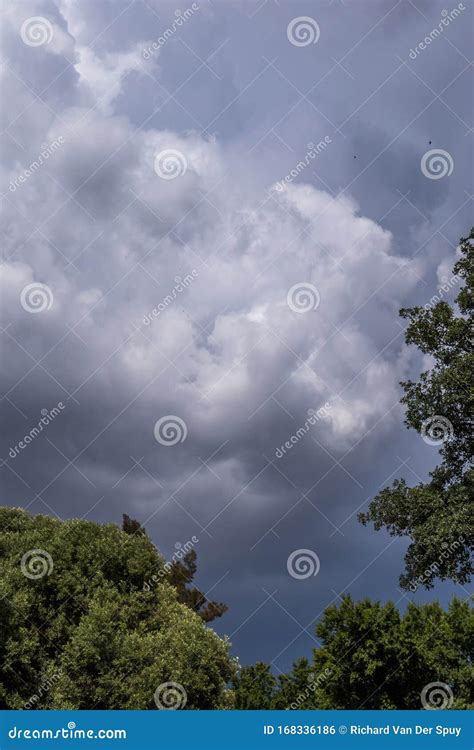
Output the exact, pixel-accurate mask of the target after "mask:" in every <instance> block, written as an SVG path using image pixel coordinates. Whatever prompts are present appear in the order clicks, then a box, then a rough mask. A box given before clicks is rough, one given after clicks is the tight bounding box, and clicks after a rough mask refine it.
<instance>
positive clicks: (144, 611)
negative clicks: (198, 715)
mask: <svg viewBox="0 0 474 750" xmlns="http://www.w3.org/2000/svg"><path fill="white" fill-rule="evenodd" d="M135 531H136V529H135ZM162 570H163V560H162V558H161V556H160V555H159V553H158V552H157V550H156V549H155V547H154V546H153V544H152V543H151V541H150V540H149V539H148V537H147V536H146V535H145V534H140V533H138V534H137V533H132V534H127V533H124V532H123V531H121V530H120V529H118V528H117V527H116V526H114V525H112V524H109V525H99V524H96V523H92V522H90V521H84V520H71V521H59V520H56V519H53V518H49V517H47V516H35V517H33V516H31V515H30V514H28V513H27V512H25V511H24V510H20V509H12V508H1V509H0V624H1V630H0V663H1V665H2V666H1V672H0V708H16V709H19V708H24V707H27V708H55V709H91V708H96V709H119V708H122V709H156V708H157V706H158V707H160V705H168V706H169V705H175V706H176V705H177V707H183V708H186V709H193V708H194V709H195V708H199V709H211V708H224V707H228V705H229V691H228V690H227V689H226V684H227V682H228V681H229V680H230V679H231V678H232V675H233V673H234V665H233V661H232V659H231V658H230V657H229V646H228V643H227V642H226V641H225V640H222V639H220V638H218V636H217V635H216V634H215V633H214V631H212V630H211V629H209V628H207V627H206V626H205V625H204V623H203V622H202V619H201V618H200V617H198V616H197V615H196V614H195V613H194V612H192V611H191V610H190V609H189V608H188V607H186V606H184V605H183V604H181V603H180V602H179V601H178V595H177V592H176V591H175V590H174V588H173V587H172V586H171V585H170V584H169V583H168V581H166V579H164V578H163V577H162V576H161V575H160V572H161V571H162ZM153 575H156V576H157V579H158V581H159V582H158V584H157V585H155V586H153V587H151V588H150V590H144V582H145V581H146V580H149V579H150V578H151V577H152V576H153ZM168 683H174V685H171V686H170V685H169V684H168ZM157 690H158V692H157V693H156V699H155V697H154V696H155V691H157Z"/></svg>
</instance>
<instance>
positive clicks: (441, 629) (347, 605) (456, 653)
mask: <svg viewBox="0 0 474 750" xmlns="http://www.w3.org/2000/svg"><path fill="white" fill-rule="evenodd" d="M472 632H474V612H473V610H472V608H471V607H470V606H469V604H468V603H467V602H463V601H461V600H459V599H456V598H455V599H453V600H452V602H451V603H450V605H449V608H448V610H447V611H445V610H443V609H442V608H441V607H440V605H439V604H438V603H437V602H434V603H431V604H424V605H416V604H413V603H410V604H409V605H408V607H407V610H406V613H405V614H404V615H401V614H400V613H399V611H398V610H397V608H396V607H395V605H394V604H393V603H392V602H388V603H387V604H385V605H381V604H379V603H378V602H371V601H370V600H368V599H364V600H363V601H360V602H353V601H352V599H351V597H350V596H345V597H344V598H343V601H342V602H341V604H340V606H339V607H336V606H333V607H329V608H328V609H327V610H326V611H325V613H324V616H323V618H322V620H321V622H320V623H318V625H317V627H316V633H317V635H318V637H319V638H321V640H322V642H323V645H322V647H321V648H320V649H316V650H315V652H314V666H315V669H316V671H318V672H320V673H321V672H326V674H328V673H329V676H328V678H327V679H326V680H324V681H323V682H322V683H321V685H320V688H319V689H318V691H317V692H316V694H315V700H316V701H317V703H318V705H319V707H320V708H333V709H357V708H364V709H421V708H423V704H422V701H421V694H422V691H423V689H424V688H425V687H426V686H428V685H430V684H432V683H442V685H443V686H444V687H442V688H441V690H442V692H443V695H446V696H447V704H446V705H448V703H449V704H451V699H450V696H452V706H453V707H455V708H468V707H470V706H472V704H473V701H474V674H473V669H472V659H473V656H474V643H473V639H472ZM432 707H433V706H432Z"/></svg>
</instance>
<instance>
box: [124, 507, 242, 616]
mask: <svg viewBox="0 0 474 750" xmlns="http://www.w3.org/2000/svg"><path fill="white" fill-rule="evenodd" d="M122 531H124V532H125V533H126V534H140V535H141V536H146V531H145V529H144V528H143V526H141V524H140V522H139V521H136V520H135V519H133V518H130V516H127V515H126V514H125V513H124V514H123V523H122ZM196 557H197V555H196V552H195V550H193V549H191V550H189V551H188V552H186V553H185V554H184V555H183V557H182V559H181V560H173V562H172V563H170V564H169V565H168V566H165V569H164V570H165V573H166V580H167V581H168V583H170V584H171V586H173V587H174V588H175V589H176V591H177V592H178V601H179V602H181V604H185V605H186V606H187V607H189V609H192V611H193V612H196V614H198V615H199V617H200V618H201V619H202V620H203V621H204V622H212V620H215V619H216V617H221V616H222V615H223V614H224V612H227V605H225V604H222V602H213V601H209V600H208V599H207V598H206V596H205V594H203V592H202V591H200V590H199V589H197V588H196V587H195V586H191V587H188V584H190V583H191V581H192V580H193V579H194V576H195V575H196V570H197V565H196Z"/></svg>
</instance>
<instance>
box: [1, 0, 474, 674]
mask: <svg viewBox="0 0 474 750" xmlns="http://www.w3.org/2000/svg"><path fill="white" fill-rule="evenodd" d="M1 13H2V16H3V18H2V39H1V46H2V49H1V63H2V66H1V95H2V99H3V103H4V106H3V107H2V110H1V113H0V118H1V131H2V134H1V176H2V188H1V190H2V206H3V211H2V216H3V222H2V237H3V241H2V254H3V258H2V265H1V266H0V285H1V292H0V294H1V308H2V323H1V394H2V399H1V402H0V409H1V418H2V424H3V430H2V443H1V448H0V457H1V459H2V460H1V462H0V476H1V478H2V484H3V487H2V497H3V503H4V504H5V505H10V506H21V507H24V508H27V509H28V510H29V511H30V512H32V513H46V514H48V515H52V516H55V517H59V518H62V519H68V518H86V519H89V520H93V521H98V522H101V523H116V524H120V523H121V518H122V514H123V513H127V514H128V515H130V516H132V517H134V518H137V519H138V520H139V521H140V522H141V523H142V524H143V525H144V526H145V528H146V529H147V532H148V533H149V535H150V537H151V538H152V539H153V541H154V542H155V543H156V544H157V546H158V547H159V549H160V550H161V552H162V553H163V555H164V556H165V558H166V559H171V558H172V555H173V554H175V553H176V552H177V551H178V550H179V548H180V545H181V546H183V545H185V544H186V543H188V542H190V541H191V543H192V544H193V546H194V548H195V550H196V553H197V557H198V576H197V584H198V585H199V586H200V588H201V589H202V590H204V591H205V592H206V593H208V596H209V598H211V599H216V600H219V601H224V602H225V603H226V604H227V605H228V606H229V611H228V612H227V613H226V614H225V615H224V617H223V618H222V619H220V620H218V621H215V622H214V623H213V627H215V629H216V630H217V631H218V632H219V633H220V634H221V635H224V634H226V635H228V636H229V637H230V640H231V642H232V652H233V653H234V654H235V655H237V656H238V657H239V658H240V660H241V662H242V663H243V664H247V663H251V662H254V661H256V660H263V661H267V662H269V663H271V664H272V668H273V669H274V671H275V672H276V673H279V672H280V671H282V670H286V669H288V668H289V667H290V666H291V663H292V661H293V660H294V659H295V658H297V657H298V656H302V655H306V656H310V655H311V650H312V649H313V648H315V647H317V646H318V641H317V639H316V637H315V635H314V626H315V624H316V622H317V621H318V620H319V619H320V618H321V615H322V613H323V611H324V609H325V608H326V607H327V606H329V605H330V604H337V603H338V602H339V601H340V597H341V596H342V595H343V594H344V593H350V594H351V595H352V596H353V597H354V598H355V599H360V598H363V597H370V598H372V599H379V600H381V601H387V600H393V601H395V602H397V604H398V606H399V607H400V608H404V607H405V606H406V604H407V602H408V601H409V600H410V599H414V600H415V601H430V600H432V599H433V598H436V597H437V598H439V599H440V601H442V602H443V603H446V602H447V601H448V600H449V598H450V597H451V595H452V594H453V593H455V594H458V595H459V596H465V595H466V592H465V591H464V590H463V587H462V586H454V585H448V584H438V585H436V586H435V589H434V590H433V591H429V592H426V591H424V590H418V591H417V592H416V593H415V594H410V593H407V592H403V591H401V589H400V587H399V581H398V578H399V575H400V573H401V572H402V571H403V557H404V554H405V551H406V548H407V541H406V540H404V539H398V538H391V537H390V536H389V535H388V534H387V533H386V532H384V531H379V532H375V531H374V530H373V528H371V527H363V526H361V524H360V523H359V522H358V520H357V514H358V513H359V512H361V511H364V510H366V509H367V506H368V503H369V502H370V500H371V498H373V497H374V495H375V494H376V493H377V492H378V491H379V490H380V489H381V488H383V487H384V486H387V485H389V484H390V483H391V482H392V481H393V480H394V479H395V478H400V477H405V478H406V480H407V482H408V483H409V484H417V483H418V482H421V481H425V480H426V479H427V478H428V472H429V471H430V469H432V468H433V467H434V466H435V465H436V462H437V458H438V447H437V446H433V445H430V444H428V443H427V442H425V441H423V440H422V438H421V437H420V435H418V434H417V433H415V432H413V431H408V430H407V428H406V427H405V426H404V424H403V416H404V415H403V408H402V407H401V405H400V403H399V400H400V397H401V395H402V390H401V388H400V385H399V382H400V381H401V380H406V379H407V378H410V377H412V378H416V377H417V376H418V374H419V373H420V372H421V371H422V370H423V369H426V368H427V367H429V365H430V362H429V361H428V360H427V359H426V358H425V357H423V355H421V354H420V353H419V352H418V351H417V350H416V349H415V348H414V347H407V346H406V344H405V343H404V330H405V325H406V323H405V321H404V320H402V319H401V318H400V317H399V315H398V310H399V309H400V308H401V307H407V306H410V305H414V304H418V305H425V304H430V300H431V299H432V297H433V295H436V294H439V289H440V288H441V286H443V285H444V286H445V287H446V286H447V287H448V291H443V292H442V294H443V297H444V298H445V299H447V300H452V299H453V298H454V297H455V296H456V291H457V285H456V282H455V281H453V282H451V281H450V280H451V278H452V266H453V264H454V262H455V260H456V252H457V245H458V241H459V238H460V237H461V236H465V235H466V234H467V233H468V231H469V229H470V226H471V224H472V193H473V186H472V178H471V170H472V133H473V129H472V95H471V90H472V81H471V80H470V79H471V78H472V67H470V61H469V53H470V48H471V38H470V37H471V32H470V28H471V24H472V5H471V4H470V3H469V2H465V3H464V4H463V3H460V4H452V5H451V4H446V3H444V2H443V3H439V2H436V0H413V1H412V0H398V1H396V2H395V1H394V0H377V1H376V2H375V0H372V1H370V2H369V1H368V0H358V1H357V2H349V0H345V1H343V0H334V2H332V1H330V0H324V1H323V0H320V1H319V0H318V1H316V0H313V1H312V2H300V0H291V1H290V0H266V1H264V0H256V2H243V1H239V2H232V1H225V2H224V0H201V1H200V2H196V3H190V2H189V0H185V2H183V3H181V4H179V5H177V4H175V3H174V2H173V3H170V2H158V0H131V1H130V2H128V0H124V1H122V0H114V1H113V2H112V1H111V0H94V1H93V2H91V1H90V0H38V1H36V0H19V1H18V0H15V2H9V1H8V0H7V1H6V2H5V1H4V2H3V5H2V10H1ZM434 32H436V33H434ZM426 39H427V41H425V40H426ZM420 43H421V46H420ZM41 419H43V422H41ZM40 424H41V429H39V425H40ZM34 428H37V429H36V431H35V433H34V434H33V437H31V431H32V430H33V429H34ZM25 436H29V439H27V440H26V442H25V440H24V438H25ZM285 444H286V447H285ZM193 537H194V539H196V540H197V541H192V540H193Z"/></svg>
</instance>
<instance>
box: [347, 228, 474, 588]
mask: <svg viewBox="0 0 474 750" xmlns="http://www.w3.org/2000/svg"><path fill="white" fill-rule="evenodd" d="M473 243H474V230H471V233H470V235H469V237H466V238H463V239H462V240H461V244H460V248H459V249H460V259H459V260H458V262H457V263H456V264H455V266H454V269H453V270H454V274H455V275H457V276H458V277H459V278H460V280H461V281H462V282H464V284H463V286H462V288H461V290H460V292H459V294H458V296H457V298H456V304H457V312H456V311H455V310H454V309H453V308H452V307H451V306H450V305H449V304H448V303H447V302H445V301H441V300H440V301H438V302H436V304H429V303H428V304H427V305H426V306H425V308H421V307H413V308H410V309H403V310H401V311H400V314H401V316H402V317H403V318H405V319H407V320H408V321H409V325H408V328H407V330H406V342H407V344H415V345H416V346H417V347H418V348H419V349H420V351H421V352H423V354H425V355H428V356H429V357H430V358H431V361H432V366H431V367H430V369H429V370H427V371H425V372H423V373H421V375H420V378H419V380H418V381H415V382H414V381H411V380H408V381H406V382H402V383H401V385H402V386H403V389H404V391H405V395H404V396H403V398H402V403H403V404H405V406H406V425H407V426H408V427H411V428H413V429H415V430H417V431H418V432H419V433H421V434H422V435H423V436H424V438H425V439H428V440H429V441H431V442H432V443H433V442H434V443H438V442H439V445H440V455H441V459H442V462H441V464H440V465H439V466H437V467H436V468H435V469H434V471H432V472H431V474H430V477H431V480H430V481H429V482H427V483H420V484H418V485H417V486H415V487H409V486H408V485H407V483H406V482H405V480H404V479H398V480H396V481H395V482H394V483H393V485H392V486H391V487H387V488H385V489H383V490H382V491H381V492H380V493H379V494H378V495H377V496H376V497H375V498H374V500H373V501H372V502H371V503H370V505H369V509H368V511H367V513H362V514H360V516H359V520H360V521H361V522H362V523H363V524H368V523H369V522H372V523H373V524H374V527H375V528H376V529H381V528H382V527H386V528H387V529H388V531H389V532H390V534H391V535H393V536H395V535H397V536H407V537H408V538H409V539H410V540H411V543H410V546H409V548H408V551H407V554H406V558H405V564H406V569H405V572H404V574H403V575H402V576H401V578H400V583H401V585H402V587H404V588H405V589H407V588H411V589H412V590H414V589H415V588H417V587H418V586H419V585H423V586H425V587H426V588H430V587H432V585H433V581H434V580H435V579H436V578H439V579H441V580H443V579H448V578H449V579H452V580H453V581H456V582H459V583H466V582H467V581H468V580H469V579H470V576H471V575H472V572H473V570H474V568H473V564H472V547H473V542H474V506H473V498H474V471H473V464H472V458H473V454H474V450H473V449H474V438H473V430H472V427H473V412H474V379H473V372H474V345H473V333H474V321H473V302H474V295H473V287H474V244H473Z"/></svg>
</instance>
